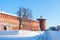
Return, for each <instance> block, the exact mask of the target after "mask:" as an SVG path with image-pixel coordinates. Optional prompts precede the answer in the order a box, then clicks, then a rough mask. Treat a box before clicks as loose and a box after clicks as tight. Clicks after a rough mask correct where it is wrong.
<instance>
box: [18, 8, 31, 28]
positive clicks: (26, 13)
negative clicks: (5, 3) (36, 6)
mask: <svg viewBox="0 0 60 40" xmlns="http://www.w3.org/2000/svg"><path fill="white" fill-rule="evenodd" d="M31 13H32V12H31V10H29V9H27V8H19V10H18V12H17V14H18V17H19V18H18V19H19V29H20V27H21V24H22V18H32V14H31ZM26 21H27V20H26Z"/></svg>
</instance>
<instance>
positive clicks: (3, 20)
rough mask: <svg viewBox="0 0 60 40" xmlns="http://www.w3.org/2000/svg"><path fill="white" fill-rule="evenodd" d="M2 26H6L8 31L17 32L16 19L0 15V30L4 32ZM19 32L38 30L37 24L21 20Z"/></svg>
mask: <svg viewBox="0 0 60 40" xmlns="http://www.w3.org/2000/svg"><path fill="white" fill-rule="evenodd" d="M26 20H27V21H26ZM1 24H2V25H1ZM4 26H8V30H19V20H18V17H16V16H11V15H7V14H3V13H0V30H4ZM21 30H40V26H39V22H38V21H35V20H31V19H26V18H23V19H22V27H21Z"/></svg>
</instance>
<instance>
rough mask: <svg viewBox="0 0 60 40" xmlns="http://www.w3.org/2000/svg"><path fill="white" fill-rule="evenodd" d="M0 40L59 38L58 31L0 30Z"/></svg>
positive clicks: (52, 39)
mask: <svg viewBox="0 0 60 40" xmlns="http://www.w3.org/2000/svg"><path fill="white" fill-rule="evenodd" d="M0 40H60V32H59V31H29V30H15V31H0Z"/></svg>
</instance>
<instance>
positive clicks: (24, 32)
mask: <svg viewBox="0 0 60 40" xmlns="http://www.w3.org/2000/svg"><path fill="white" fill-rule="evenodd" d="M43 33H44V31H42V32H41V31H29V30H14V31H12V30H10V31H6V30H4V31H0V37H34V36H37V35H41V34H43Z"/></svg>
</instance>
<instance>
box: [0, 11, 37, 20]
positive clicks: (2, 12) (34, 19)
mask: <svg viewBox="0 0 60 40" xmlns="http://www.w3.org/2000/svg"><path fill="white" fill-rule="evenodd" d="M0 13H3V14H7V15H11V16H16V17H18V16H17V15H15V14H11V13H7V12H4V11H0ZM28 19H29V20H34V21H38V20H36V19H30V18H28Z"/></svg>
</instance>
